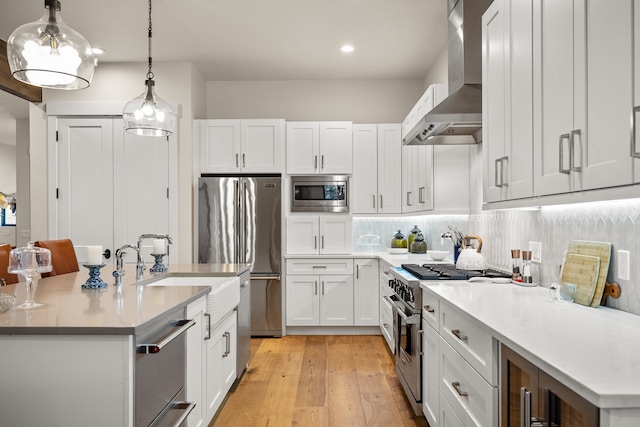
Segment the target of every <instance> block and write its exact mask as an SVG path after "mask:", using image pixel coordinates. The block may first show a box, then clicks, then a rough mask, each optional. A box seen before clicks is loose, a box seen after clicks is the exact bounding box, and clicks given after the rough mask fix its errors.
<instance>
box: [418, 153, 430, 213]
mask: <svg viewBox="0 0 640 427" xmlns="http://www.w3.org/2000/svg"><path fill="white" fill-rule="evenodd" d="M433 150H434V147H433V146H430V145H422V146H420V147H419V148H418V164H417V165H416V166H417V168H418V181H417V188H416V191H417V192H418V210H419V211H429V210H432V209H433V166H434V165H433Z"/></svg>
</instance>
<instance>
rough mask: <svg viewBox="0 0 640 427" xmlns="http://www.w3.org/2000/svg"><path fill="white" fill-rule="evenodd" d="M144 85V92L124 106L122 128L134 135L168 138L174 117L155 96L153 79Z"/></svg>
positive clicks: (169, 107)
mask: <svg viewBox="0 0 640 427" xmlns="http://www.w3.org/2000/svg"><path fill="white" fill-rule="evenodd" d="M145 85H146V87H147V88H146V89H145V91H144V92H143V93H142V94H141V95H140V96H138V97H137V98H134V99H132V100H131V101H129V102H127V104H126V105H125V106H124V110H123V112H122V118H123V119H124V128H125V130H126V131H127V132H129V133H132V134H134V135H143V136H169V135H171V134H172V133H173V129H174V126H175V122H176V115H175V114H174V112H173V110H172V109H171V106H170V105H169V104H168V103H167V102H166V101H164V100H162V99H161V98H159V97H158V96H157V95H156V94H155V91H154V90H153V87H154V85H155V82H154V81H153V79H147V80H146V81H145Z"/></svg>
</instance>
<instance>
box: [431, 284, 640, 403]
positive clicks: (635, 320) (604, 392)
mask: <svg viewBox="0 0 640 427" xmlns="http://www.w3.org/2000/svg"><path fill="white" fill-rule="evenodd" d="M421 286H422V287H423V288H424V289H427V290H428V291H432V292H434V293H436V294H437V295H439V296H440V297H441V299H442V300H444V301H447V302H449V303H450V304H452V305H453V306H455V307H458V308H459V309H461V310H463V311H464V312H466V313H467V314H468V315H469V316H470V317H472V318H473V319H475V320H476V321H477V322H479V323H481V324H483V325H484V326H485V327H486V328H487V329H488V330H489V331H490V332H491V333H492V334H493V336H494V337H495V338H496V339H498V340H499V341H500V342H502V343H504V344H505V345H507V346H508V347H510V348H511V349H513V350H515V351H516V352H518V353H520V354H521V355H522V356H524V357H525V358H527V359H529V360H530V361H531V362H533V363H534V364H536V365H537V366H538V367H539V368H540V369H542V370H543V371H545V372H547V373H549V374H550V375H552V376H553V377H555V378H556V379H558V380H559V381H561V382H562V383H564V384H566V385H567V386H568V387H569V388H571V389H572V390H574V391H575V392H576V393H578V394H579V395H581V396H582V397H584V398H585V399H587V400H588V401H589V402H591V403H592V404H594V405H596V406H598V407H600V408H631V407H640V316H637V315H634V314H630V313H626V312H623V311H620V310H615V309H611V308H607V307H598V308H592V307H585V306H582V305H579V304H571V303H564V304H563V303H559V302H553V301H552V300H551V297H550V295H549V290H548V289H547V288H542V287H537V288H525V287H521V286H517V285H511V284H494V283H468V282H459V281H455V282H437V283H436V282H421Z"/></svg>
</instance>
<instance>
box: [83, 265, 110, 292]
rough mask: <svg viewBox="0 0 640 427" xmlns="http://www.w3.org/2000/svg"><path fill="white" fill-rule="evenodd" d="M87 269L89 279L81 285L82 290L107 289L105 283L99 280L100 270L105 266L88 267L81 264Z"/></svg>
mask: <svg viewBox="0 0 640 427" xmlns="http://www.w3.org/2000/svg"><path fill="white" fill-rule="evenodd" d="M82 265H83V267H86V268H88V269H89V278H88V279H87V281H86V282H85V283H84V284H83V285H82V289H103V288H106V287H107V282H105V281H104V280H102V279H101V278H100V269H101V268H102V267H104V266H105V265H106V264H98V265H90V264H82Z"/></svg>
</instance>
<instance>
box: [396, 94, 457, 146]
mask: <svg viewBox="0 0 640 427" xmlns="http://www.w3.org/2000/svg"><path fill="white" fill-rule="evenodd" d="M447 88H448V86H447V85H446V84H443V83H436V84H432V85H431V86H429V87H428V88H427V90H425V91H424V93H423V94H422V96H421V97H420V99H419V100H418V102H416V104H415V105H414V106H413V108H412V109H411V111H410V112H409V114H407V117H406V118H405V119H404V121H403V122H402V138H403V140H404V138H405V137H406V136H407V134H408V133H409V132H411V130H412V129H413V127H414V126H415V125H416V124H417V123H418V122H419V121H420V119H422V117H424V115H425V114H427V113H428V112H429V111H431V109H432V108H433V107H435V106H436V105H438V104H439V103H440V102H441V101H442V100H443V99H445V98H446V97H447Z"/></svg>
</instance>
